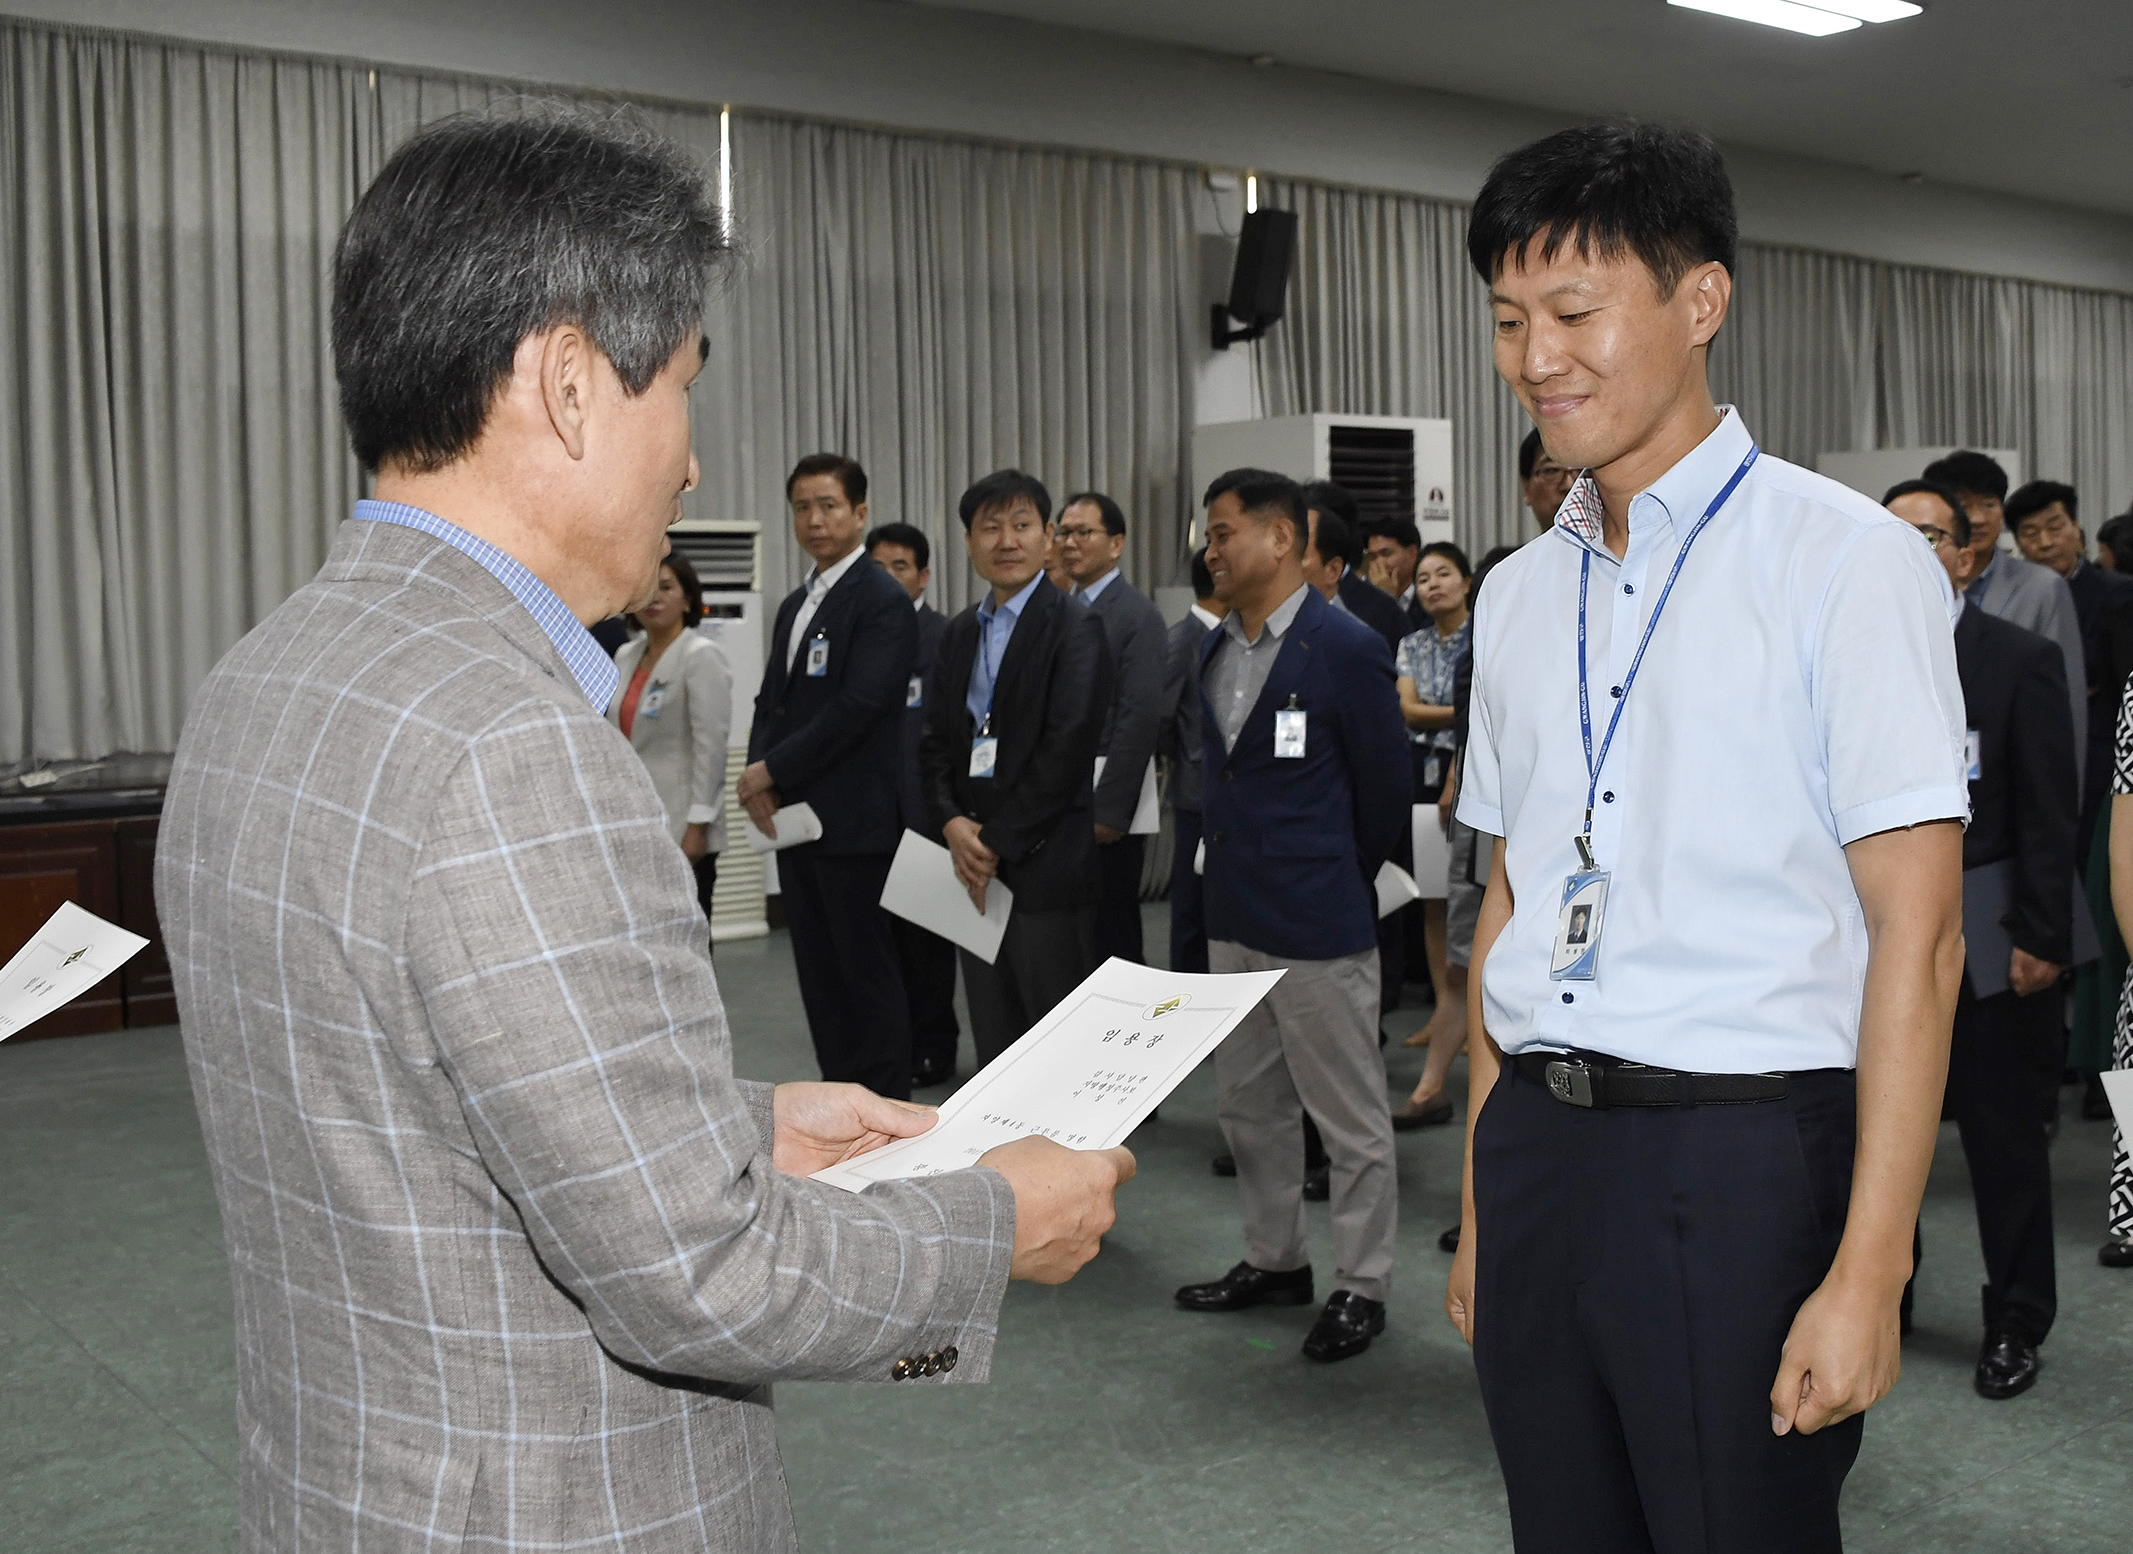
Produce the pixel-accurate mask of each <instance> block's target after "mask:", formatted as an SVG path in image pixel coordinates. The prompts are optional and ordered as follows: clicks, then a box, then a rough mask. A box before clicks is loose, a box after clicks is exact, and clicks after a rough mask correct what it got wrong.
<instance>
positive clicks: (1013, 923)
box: [905, 907, 1097, 1080]
mask: <svg viewBox="0 0 2133 1554" xmlns="http://www.w3.org/2000/svg"><path fill="white" fill-rule="evenodd" d="M956 953H957V954H958V955H960V956H961V957H962V961H963V996H964V997H965V998H967V999H968V1000H969V1001H970V1040H971V1044H972V1045H973V1046H975V1047H976V1048H977V1050H978V1067H980V1068H983V1067H984V1066H985V1065H986V1064H988V1063H990V1062H991V1061H992V1060H993V1059H994V1058H996V1057H998V1056H999V1055H1000V1054H1001V1053H1003V1052H1005V1051H1006V1050H1007V1049H1008V1048H1009V1047H1012V1046H1013V1045H1014V1044H1015V1042H1016V1041H1017V1040H1018V1039H1019V1038H1020V1037H1021V1035H1022V1033H1023V1032H1024V1031H1026V1030H1028V1029H1029V1028H1030V1027H1031V1026H1032V1025H1035V1024H1036V1023H1037V1022H1038V1021H1039V1020H1040V1019H1042V1018H1043V1017H1044V1016H1045V1015H1048V1014H1050V1013H1051V1012H1052V1006H1053V1005H1054V1004H1057V1003H1058V1002H1059V1000H1061V999H1062V998H1064V997H1066V996H1067V994H1069V993H1071V992H1073V991H1074V989H1075V988H1077V987H1079V986H1080V985H1081V982H1082V979H1083V978H1084V977H1086V976H1087V975H1088V974H1089V973H1090V972H1092V971H1094V970H1095V969H1096V965H1097V961H1096V909H1095V908H1094V907H1084V908H1081V909H1080V910H1078V911H1071V912H1025V911H1023V910H1022V909H1021V908H1020V907H1016V908H1015V910H1014V911H1013V912H1011V913H1009V914H1008V918H1007V932H1006V933H1005V934H1003V935H1002V936H1001V938H1000V953H999V956H998V958H996V959H995V960H994V961H993V963H992V964H991V965H990V966H988V965H986V964H985V962H983V961H981V960H979V959H978V958H977V956H975V955H973V954H971V953H970V951H968V950H958V951H957V952H956ZM909 1077H910V1076H909V1075H908V1074H907V1075H905V1078H906V1079H907V1080H908V1078H909Z"/></svg>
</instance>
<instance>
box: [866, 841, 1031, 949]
mask: <svg viewBox="0 0 2133 1554" xmlns="http://www.w3.org/2000/svg"><path fill="white" fill-rule="evenodd" d="M1014 906H1015V893H1014V892H1013V891H1011V890H1009V889H1008V888H1007V887H1006V886H1005V885H1003V884H1001V883H1000V882H999V881H998V880H994V881H992V883H990V884H989V885H987V886H986V887H985V910H984V911H983V912H982V913H981V912H979V911H978V909H977V908H976V907H974V906H972V905H971V904H970V892H969V891H967V890H965V889H964V888H963V882H962V881H961V880H959V879H957V878H956V877H955V857H954V855H953V854H952V853H950V852H949V851H948V849H947V848H945V847H943V846H941V844H940V843H938V842H929V841H927V840H926V839H925V838H924V837H922V836H920V835H919V834H918V833H917V832H916V831H906V832H905V833H904V838H903V840H902V841H901V842H898V843H897V844H896V857H895V859H894V860H893V861H892V862H891V863H890V864H889V878H888V881H887V882H886V883H885V884H884V885H883V886H882V887H881V909H882V910H883V911H884V912H894V913H895V914H896V915H897V916H898V917H900V918H902V919H903V920H904V921H905V922H908V923H916V924H918V926H919V927H921V928H923V929H925V930H926V931H927V932H928V933H937V934H939V935H940V936H941V937H942V938H943V939H946V940H948V941H949V943H951V944H960V945H961V946H962V947H963V948H964V949H966V950H968V951H970V953H971V954H973V955H975V956H976V957H977V958H978V959H979V960H981V961H983V962H985V964H986V965H988V966H990V965H991V964H992V963H993V961H994V960H995V959H997V958H998V956H999V954H1000V936H1001V935H1002V934H1004V933H1006V932H1007V916H1008V913H1010V912H1012V911H1013V910H1014Z"/></svg>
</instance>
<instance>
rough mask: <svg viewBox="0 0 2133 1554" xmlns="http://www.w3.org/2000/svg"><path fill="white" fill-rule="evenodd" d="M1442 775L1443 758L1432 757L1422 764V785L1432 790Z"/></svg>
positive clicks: (1439, 756) (1438, 756)
mask: <svg viewBox="0 0 2133 1554" xmlns="http://www.w3.org/2000/svg"><path fill="white" fill-rule="evenodd" d="M1443 775H1444V757H1443V756H1441V755H1433V756H1431V757H1430V758H1429V759H1428V760H1426V761H1424V762H1423V763H1422V785H1423V786H1424V787H1425V788H1434V787H1436V786H1437V783H1438V781H1439V780H1440V779H1441V778H1442V777H1443Z"/></svg>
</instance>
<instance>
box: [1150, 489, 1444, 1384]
mask: <svg viewBox="0 0 2133 1554" xmlns="http://www.w3.org/2000/svg"><path fill="white" fill-rule="evenodd" d="M1206 500H1207V568H1208V571H1209V572H1210V573H1211V574H1212V575H1213V577H1214V583H1215V592H1216V595H1217V596H1218V597H1219V598H1221V599H1222V601H1223V602H1224V603H1226V604H1227V605H1229V607H1230V613H1229V616H1228V618H1227V619H1225V620H1224V621H1223V623H1222V625H1221V627H1220V628H1219V629H1217V630H1215V631H1211V632H1209V633H1208V634H1207V640H1206V642H1205V643H1204V644H1203V645H1202V648H1201V660H1200V688H1201V704H1200V726H1201V737H1202V741H1203V761H1202V771H1203V774H1204V780H1205V783H1206V796H1205V799H1204V801H1203V803H1204V808H1203V810H1202V820H1203V824H1204V827H1205V833H1206V846H1207V865H1206V887H1207V888H1206V916H1207V938H1208V961H1209V967H1210V969H1211V970H1213V971H1217V972H1234V971H1266V970H1273V969H1276V968H1279V969H1282V970H1284V971H1285V972H1286V973H1287V975H1285V976H1284V977H1283V978H1282V979H1281V981H1280V982H1279V983H1277V984H1276V985H1275V987H1274V990H1273V991H1272V992H1271V993H1269V994H1268V995H1267V997H1266V999H1265V1000H1264V1001H1263V1002H1261V1003H1260V1005H1259V1006H1258V1007H1257V1008H1256V1009H1254V1010H1253V1011H1252V1013H1251V1014H1250V1015H1248V1016H1246V1017H1245V1020H1244V1022H1243V1023H1242V1024H1241V1025H1239V1026H1238V1027H1237V1029H1236V1030H1235V1031H1234V1032H1233V1033H1232V1034H1231V1035H1230V1037H1229V1039H1228V1040H1227V1041H1225V1042H1224V1043H1223V1044H1222V1045H1221V1046H1220V1047H1219V1048H1217V1049H1216V1052H1215V1082H1216V1086H1217V1088H1218V1092H1219V1100H1218V1111H1219V1115H1220V1117H1221V1121H1222V1132H1223V1135H1224V1137H1225V1138H1226V1139H1227V1140H1228V1142H1229V1146H1230V1151H1231V1153H1232V1154H1234V1155H1235V1156H1236V1159H1237V1185H1238V1188H1239V1190H1240V1193H1241V1195H1242V1197H1243V1200H1244V1238H1245V1253H1246V1255H1245V1260H1244V1261H1243V1262H1241V1263H1239V1264H1237V1266H1236V1267H1234V1268H1232V1269H1231V1270H1230V1271H1229V1272H1228V1273H1227V1274H1225V1275H1224V1276H1223V1277H1222V1278H1220V1279H1217V1280H1215V1281H1213V1282H1212V1283H1208V1284H1191V1285H1187V1286H1185V1288H1183V1289H1181V1290H1179V1291H1178V1293H1177V1301H1178V1304H1179V1305H1181V1306H1184V1307H1185V1308H1187V1309H1188V1310H1192V1311H1236V1310H1241V1309H1243V1308H1245V1307H1247V1306H1256V1305H1262V1304H1268V1303H1273V1304H1281V1305H1304V1304H1308V1303H1309V1302H1310V1300H1311V1299H1312V1283H1311V1265H1310V1260H1309V1253H1308V1251H1307V1249H1306V1246H1305V1241H1304V1208H1303V1181H1302V1179H1301V1177H1300V1176H1299V1174H1298V1172H1297V1169H1296V1162H1297V1159H1298V1157H1299V1156H1300V1155H1301V1154H1302V1152H1303V1119H1304V1112H1305V1110H1306V1108H1308V1109H1309V1112H1310V1115H1311V1117H1312V1118H1313V1119H1314V1120H1315V1121H1316V1122H1317V1124H1318V1127H1319V1131H1320V1132H1321V1133H1322V1134H1323V1135H1324V1137H1325V1144H1326V1153H1327V1155H1328V1157H1329V1158H1330V1160H1331V1163H1332V1208H1333V1240H1334V1256H1335V1272H1334V1278H1333V1294H1332V1297H1331V1298H1330V1299H1329V1300H1328V1301H1327V1302H1326V1305H1325V1308H1324V1310H1323V1311H1322V1312H1321V1313H1320V1314H1319V1318H1318V1321H1317V1322H1316V1323H1315V1324H1314V1325H1313V1326H1312V1329H1311V1332H1310V1336H1309V1337H1307V1338H1306V1339H1305V1340H1304V1345H1303V1352H1304V1354H1305V1355H1306V1356H1308V1357H1309V1358H1311V1359H1314V1360H1342V1359H1346V1358H1348V1357H1349V1356H1350V1355H1355V1354H1360V1353H1362V1351H1363V1350H1365V1349H1367V1348H1369V1347H1370V1340H1371V1339H1372V1338H1373V1337H1375V1336H1376V1335H1377V1334H1378V1333H1381V1332H1383V1331H1384V1328H1385V1297H1386V1295H1387V1293H1388V1291H1389V1289H1390V1287H1391V1280H1392V1257H1393V1233H1394V1230H1395V1229H1396V1227H1397V1224H1398V1220H1399V1199H1398V1190H1397V1187H1396V1185H1395V1181H1394V1167H1393V1143H1392V1118H1391V1114H1390V1112H1389V1111H1388V1110H1387V1108H1386V1105H1385V1061H1384V1058H1383V1056H1382V1054H1381V1053H1380V1051H1379V1048H1378V955H1377V896H1376V891H1375V889H1374V881H1375V879H1376V877H1377V873H1378V870H1379V869H1381V868H1383V867H1384V865H1385V862H1386V860H1387V859H1388V858H1390V857H1391V856H1392V853H1393V848H1394V847H1395V845H1396V844H1397V843H1398V840H1399V837H1400V833H1401V831H1402V830H1403V829H1404V828H1405V827H1406V825H1407V819H1408V805H1409V801H1410V799H1411V797H1412V789H1411V778H1410V769H1409V764H1408V763H1407V761H1406V760H1405V759H1404V754H1405V747H1406V737H1407V736H1406V726H1405V724H1404V723H1403V722H1402V721H1401V718H1400V706H1399V696H1398V694H1397V692H1396V691H1395V690H1394V688H1393V685H1394V680H1393V665H1392V654H1391V652H1390V650H1389V649H1387V648H1386V646H1385V639H1384V638H1383V637H1381V636H1379V635H1378V634H1377V633H1376V632H1374V631H1372V630H1371V629H1370V628H1369V627H1368V626H1365V625H1364V624H1363V623H1362V622H1361V621H1358V620H1356V619H1355V618H1354V617H1352V616H1350V615H1347V614H1345V613H1343V612H1341V611H1339V610H1336V609H1334V608H1333V607H1332V606H1331V605H1330V604H1328V603H1327V602H1326V601H1325V599H1324V597H1323V596H1321V595H1320V594H1319V593H1318V591H1317V590H1316V589H1313V588H1311V587H1310V586H1309V585H1307V584H1306V583H1305V582H1304V578H1303V552H1304V546H1305V543H1306V537H1307V531H1306V529H1305V520H1304V503H1303V496H1302V493H1301V491H1300V490H1299V489H1298V487H1297V485H1296V483H1295V482H1294V481H1291V480H1289V479H1288V478H1287V477H1285V476H1282V475H1275V474H1269V473H1267V472H1266V471H1264V470H1253V469H1240V470H1231V471H1230V472H1229V473H1228V474H1226V475H1223V476H1221V477H1219V478H1218V479H1217V480H1216V481H1215V482H1214V484H1213V485H1212V486H1210V487H1209V488H1208V492H1207V499H1206ZM1299 903H1305V904H1307V905H1306V906H1305V908H1304V909H1302V910H1299Z"/></svg>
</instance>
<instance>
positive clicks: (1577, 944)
mask: <svg viewBox="0 0 2133 1554" xmlns="http://www.w3.org/2000/svg"><path fill="white" fill-rule="evenodd" d="M1606 918H1607V871H1606V870H1605V869H1581V870H1579V871H1577V872H1576V873H1574V874H1572V875H1571V876H1570V877H1569V878H1568V879H1566V880H1564V881H1563V909H1562V912H1561V914H1560V915H1559V916H1558V917H1557V919H1556V924H1555V955H1554V957H1553V958H1552V959H1551V960H1550V962H1549V965H1548V975H1549V977H1550V978H1551V979H1552V980H1554V981H1557V982H1590V981H1592V980H1593V979H1594V978H1595V977H1597V976H1599V974H1600V929H1601V926H1602V925H1603V924H1604V923H1605V921H1606Z"/></svg>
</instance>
